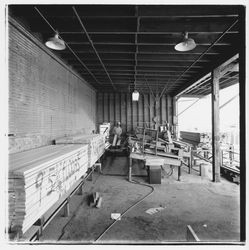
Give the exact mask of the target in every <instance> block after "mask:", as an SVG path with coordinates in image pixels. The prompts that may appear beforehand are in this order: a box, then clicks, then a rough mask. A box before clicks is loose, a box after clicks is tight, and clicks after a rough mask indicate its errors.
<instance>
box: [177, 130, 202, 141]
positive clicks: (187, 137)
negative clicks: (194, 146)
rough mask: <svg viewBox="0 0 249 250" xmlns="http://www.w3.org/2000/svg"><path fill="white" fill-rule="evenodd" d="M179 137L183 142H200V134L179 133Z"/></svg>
mask: <svg viewBox="0 0 249 250" xmlns="http://www.w3.org/2000/svg"><path fill="white" fill-rule="evenodd" d="M180 136H181V138H182V139H183V140H186V141H192V142H195V143H200V142H201V133H197V132H187V131H181V132H180Z"/></svg>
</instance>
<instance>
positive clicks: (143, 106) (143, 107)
mask: <svg viewBox="0 0 249 250" xmlns="http://www.w3.org/2000/svg"><path fill="white" fill-rule="evenodd" d="M141 97H142V110H143V120H142V121H143V127H145V105H144V98H145V96H144V95H142V96H141Z"/></svg>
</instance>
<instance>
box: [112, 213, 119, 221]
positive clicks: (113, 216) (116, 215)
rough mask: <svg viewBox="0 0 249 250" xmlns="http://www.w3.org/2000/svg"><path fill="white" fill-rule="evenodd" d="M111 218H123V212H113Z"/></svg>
mask: <svg viewBox="0 0 249 250" xmlns="http://www.w3.org/2000/svg"><path fill="white" fill-rule="evenodd" d="M111 219H113V220H121V214H120V213H112V214H111Z"/></svg>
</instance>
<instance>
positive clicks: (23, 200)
mask: <svg viewBox="0 0 249 250" xmlns="http://www.w3.org/2000/svg"><path fill="white" fill-rule="evenodd" d="M87 165H88V148H87V146H86V145H51V146H45V147H41V148H37V149H32V150H29V151H25V152H19V153H14V154H10V155H9V190H8V192H9V226H10V228H11V229H12V230H18V231H20V232H22V233H25V232H26V231H27V230H28V229H29V228H30V227H31V226H32V225H33V224H34V223H35V222H36V221H37V220H38V219H39V218H41V217H42V216H43V214H44V213H45V212H46V211H47V210H48V209H49V208H51V207H52V206H53V205H54V204H55V203H56V202H57V201H58V200H59V199H60V197H62V196H63V195H65V194H66V193H67V191H68V190H69V189H70V187H71V186H72V185H74V183H75V182H77V181H78V180H79V179H80V178H81V177H82V176H83V175H84V174H85V173H86V171H87Z"/></svg>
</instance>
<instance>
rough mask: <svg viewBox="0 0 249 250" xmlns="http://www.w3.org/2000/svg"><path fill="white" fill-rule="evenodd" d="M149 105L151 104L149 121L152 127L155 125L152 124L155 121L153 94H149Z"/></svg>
mask: <svg viewBox="0 0 249 250" xmlns="http://www.w3.org/2000/svg"><path fill="white" fill-rule="evenodd" d="M149 106H150V120H149V122H150V128H152V127H153V126H152V125H153V124H154V122H153V117H154V116H153V113H154V112H153V111H154V100H153V96H152V95H151V94H149Z"/></svg>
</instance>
